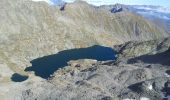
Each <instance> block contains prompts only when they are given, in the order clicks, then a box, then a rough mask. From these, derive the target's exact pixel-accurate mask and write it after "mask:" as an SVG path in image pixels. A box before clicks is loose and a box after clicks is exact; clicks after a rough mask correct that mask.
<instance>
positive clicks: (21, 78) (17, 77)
mask: <svg viewBox="0 0 170 100" xmlns="http://www.w3.org/2000/svg"><path fill="white" fill-rule="evenodd" d="M27 79H28V76H22V75H20V74H18V73H14V74H13V75H12V77H11V80H12V81H14V82H22V81H25V80H27Z"/></svg>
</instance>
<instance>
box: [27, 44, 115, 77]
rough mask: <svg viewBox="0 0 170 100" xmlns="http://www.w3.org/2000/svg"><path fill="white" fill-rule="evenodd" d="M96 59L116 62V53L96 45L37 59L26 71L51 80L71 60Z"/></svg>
mask: <svg viewBox="0 0 170 100" xmlns="http://www.w3.org/2000/svg"><path fill="white" fill-rule="evenodd" d="M78 59H95V60H98V61H106V60H114V59H115V52H114V50H113V49H112V48H109V47H103V46H99V45H95V46H92V47H88V48H80V49H71V50H64V51H61V52H59V53H57V54H54V55H49V56H45V57H42V58H37V59H35V60H32V61H31V64H32V66H30V67H28V68H26V69H25V71H34V72H35V75H37V76H40V77H42V78H45V79H47V78H49V77H50V75H52V74H53V73H54V72H55V71H56V70H57V69H58V68H62V67H64V66H67V62H69V61H70V60H78Z"/></svg>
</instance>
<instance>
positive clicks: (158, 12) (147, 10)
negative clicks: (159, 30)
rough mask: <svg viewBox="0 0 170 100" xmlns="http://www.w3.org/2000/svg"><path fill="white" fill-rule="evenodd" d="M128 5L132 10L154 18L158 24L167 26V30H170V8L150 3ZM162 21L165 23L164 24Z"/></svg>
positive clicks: (151, 18)
mask: <svg viewBox="0 0 170 100" xmlns="http://www.w3.org/2000/svg"><path fill="white" fill-rule="evenodd" d="M127 7H128V8H129V10H130V11H133V12H136V13H138V14H140V15H142V16H144V17H146V18H148V19H150V20H152V21H153V22H155V23H156V24H157V25H159V26H162V27H164V28H166V30H167V31H168V32H170V8H168V7H161V6H148V5H134V6H127ZM162 23H163V24H164V25H162ZM160 24H161V25H160Z"/></svg>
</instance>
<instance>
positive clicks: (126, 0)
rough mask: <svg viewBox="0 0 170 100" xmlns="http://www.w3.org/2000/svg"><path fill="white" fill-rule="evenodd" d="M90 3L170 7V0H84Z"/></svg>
mask: <svg viewBox="0 0 170 100" xmlns="http://www.w3.org/2000/svg"><path fill="white" fill-rule="evenodd" d="M64 1H66V2H72V1H75V0H64ZM84 1H87V2H88V3H91V4H95V5H103V4H115V3H121V4H128V5H160V6H165V7H170V0H84Z"/></svg>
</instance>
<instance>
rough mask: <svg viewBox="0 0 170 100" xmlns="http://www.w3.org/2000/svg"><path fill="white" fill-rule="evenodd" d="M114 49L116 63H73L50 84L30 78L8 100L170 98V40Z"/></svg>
mask: <svg viewBox="0 0 170 100" xmlns="http://www.w3.org/2000/svg"><path fill="white" fill-rule="evenodd" d="M144 47H145V48H144ZM113 49H115V50H117V52H118V58H117V60H116V61H115V62H114V61H104V62H98V61H96V60H90V59H86V60H77V61H70V62H68V66H66V67H64V68H62V69H60V70H57V71H56V73H55V74H54V75H53V77H51V79H49V80H42V79H40V78H38V77H37V78H36V77H34V78H33V76H30V77H32V78H30V80H27V81H25V82H22V83H19V84H17V85H16V86H20V87H17V90H15V87H12V88H11V91H8V92H7V93H6V96H5V97H6V98H5V99H8V100H10V99H11V98H13V97H17V98H18V99H23V100H24V99H26V100H32V99H38V100H47V99H48V100H56V99H58V100H71V99H74V100H129V99H134V100H161V99H163V98H165V97H167V96H169V95H170V93H169V91H170V87H169V84H170V68H169V67H170V63H169V61H170V38H166V39H159V40H152V41H146V42H128V43H125V44H123V45H119V46H114V47H113ZM131 52H134V53H131ZM135 52H138V53H135ZM13 90H15V93H14V91H13ZM8 95H10V96H8ZM11 100H12V99H11Z"/></svg>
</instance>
